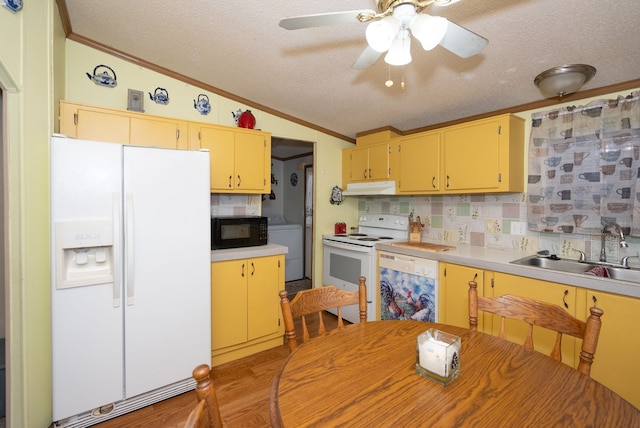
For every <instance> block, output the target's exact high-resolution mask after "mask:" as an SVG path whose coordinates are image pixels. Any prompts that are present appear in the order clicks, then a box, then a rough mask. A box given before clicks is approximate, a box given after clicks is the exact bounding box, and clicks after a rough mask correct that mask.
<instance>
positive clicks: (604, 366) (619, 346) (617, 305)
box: [581, 290, 640, 409]
mask: <svg viewBox="0 0 640 428" xmlns="http://www.w3.org/2000/svg"><path fill="white" fill-rule="evenodd" d="M586 294H587V296H586V299H587V302H586V311H585V312H584V314H582V315H583V317H582V318H581V319H587V316H588V315H589V307H591V306H593V304H594V298H595V304H596V305H597V306H598V307H599V308H602V310H603V311H604V315H602V327H601V329H600V337H599V338H598V347H597V349H596V355H595V357H594V360H593V364H592V366H591V377H592V378H594V379H595V380H597V381H598V382H600V383H602V384H604V385H605V386H607V387H609V388H611V389H612V390H613V391H615V392H616V393H617V394H619V395H621V396H622V397H623V398H624V399H625V400H627V401H629V402H630V403H631V404H633V405H634V406H636V407H637V408H638V409H640V387H638V385H640V365H638V361H640V334H638V333H637V331H636V330H635V329H634V328H632V320H635V319H637V318H638V313H640V299H636V298H633V297H626V296H620V295H617V294H611V293H605V292H602V291H593V290H586Z"/></svg>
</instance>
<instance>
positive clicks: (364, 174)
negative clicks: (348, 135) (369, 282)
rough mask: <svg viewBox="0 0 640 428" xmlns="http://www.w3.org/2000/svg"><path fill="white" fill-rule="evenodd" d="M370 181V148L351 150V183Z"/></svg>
mask: <svg viewBox="0 0 640 428" xmlns="http://www.w3.org/2000/svg"><path fill="white" fill-rule="evenodd" d="M368 179H369V148H368V147H362V148H360V147H358V148H354V149H351V181H354V182H357V181H366V180H368Z"/></svg>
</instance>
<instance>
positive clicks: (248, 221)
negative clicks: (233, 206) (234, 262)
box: [211, 216, 268, 250]
mask: <svg viewBox="0 0 640 428" xmlns="http://www.w3.org/2000/svg"><path fill="white" fill-rule="evenodd" d="M267 234H268V230H267V217H258V216H252V217H211V249H212V250H221V249H226V248H240V247H254V246H257V245H266V244H267Z"/></svg>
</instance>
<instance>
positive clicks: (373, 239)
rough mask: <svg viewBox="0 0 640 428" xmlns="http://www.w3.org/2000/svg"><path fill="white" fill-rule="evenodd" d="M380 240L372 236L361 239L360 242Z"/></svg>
mask: <svg viewBox="0 0 640 428" xmlns="http://www.w3.org/2000/svg"><path fill="white" fill-rule="evenodd" d="M379 240H380V239H378V238H372V237H370V236H368V237H365V238H359V239H358V241H379Z"/></svg>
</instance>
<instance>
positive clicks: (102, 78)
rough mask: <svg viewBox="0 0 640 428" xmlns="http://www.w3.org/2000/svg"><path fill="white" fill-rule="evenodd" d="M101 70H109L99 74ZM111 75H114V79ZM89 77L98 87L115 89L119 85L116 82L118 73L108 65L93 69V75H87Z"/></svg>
mask: <svg viewBox="0 0 640 428" xmlns="http://www.w3.org/2000/svg"><path fill="white" fill-rule="evenodd" d="M99 68H106V69H107V70H104V71H103V72H102V73H99V72H98V69H99ZM109 71H110V72H111V74H109ZM111 75H113V77H111ZM87 77H88V78H89V79H90V80H93V83H95V84H96V85H101V86H110V87H112V88H113V87H114V86H116V85H117V84H118V82H117V80H116V72H115V71H113V69H112V68H111V67H109V66H106V65H97V66H96V68H94V69H93V74H89V73H87Z"/></svg>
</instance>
